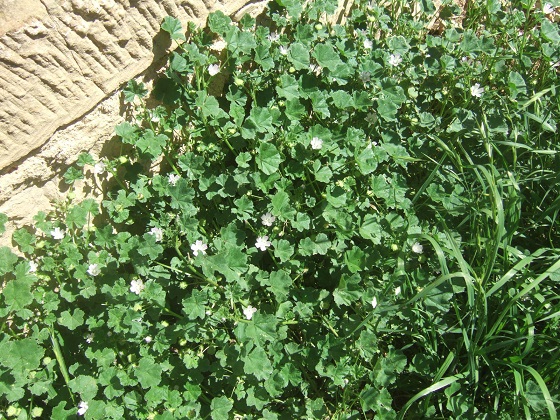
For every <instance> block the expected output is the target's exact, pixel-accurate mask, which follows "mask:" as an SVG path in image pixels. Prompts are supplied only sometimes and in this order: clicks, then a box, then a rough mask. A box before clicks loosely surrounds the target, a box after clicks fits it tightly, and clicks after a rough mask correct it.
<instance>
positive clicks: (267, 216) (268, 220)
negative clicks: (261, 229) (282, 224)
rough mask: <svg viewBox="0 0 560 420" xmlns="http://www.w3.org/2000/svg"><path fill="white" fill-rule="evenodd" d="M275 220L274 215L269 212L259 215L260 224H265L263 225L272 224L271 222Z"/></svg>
mask: <svg viewBox="0 0 560 420" xmlns="http://www.w3.org/2000/svg"><path fill="white" fill-rule="evenodd" d="M275 220H276V217H274V216H273V215H272V214H271V213H270V212H269V213H265V214H263V215H262V216H261V221H262V224H263V225H265V226H272V224H273V223H274V221H275Z"/></svg>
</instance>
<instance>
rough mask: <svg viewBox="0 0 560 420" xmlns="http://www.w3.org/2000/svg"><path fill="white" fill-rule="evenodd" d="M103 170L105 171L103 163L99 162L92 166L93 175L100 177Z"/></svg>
mask: <svg viewBox="0 0 560 420" xmlns="http://www.w3.org/2000/svg"><path fill="white" fill-rule="evenodd" d="M105 169H107V165H105V163H104V162H101V161H99V162H97V163H96V164H95V165H94V166H93V173H95V174H97V175H101V174H102V173H103V172H105Z"/></svg>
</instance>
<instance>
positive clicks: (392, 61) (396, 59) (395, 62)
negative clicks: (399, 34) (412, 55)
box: [389, 53, 402, 67]
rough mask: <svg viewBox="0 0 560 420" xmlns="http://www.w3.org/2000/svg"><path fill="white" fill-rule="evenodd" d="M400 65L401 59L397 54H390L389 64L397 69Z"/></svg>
mask: <svg viewBox="0 0 560 420" xmlns="http://www.w3.org/2000/svg"><path fill="white" fill-rule="evenodd" d="M401 63H402V57H401V55H400V54H399V53H395V54H391V56H390V57H389V64H390V65H392V66H394V67H397V66H398V65H399V64H401Z"/></svg>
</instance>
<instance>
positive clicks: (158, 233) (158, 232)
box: [148, 227, 163, 242]
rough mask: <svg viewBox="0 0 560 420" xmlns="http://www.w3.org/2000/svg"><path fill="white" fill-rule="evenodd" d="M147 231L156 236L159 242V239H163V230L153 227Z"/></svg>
mask: <svg viewBox="0 0 560 420" xmlns="http://www.w3.org/2000/svg"><path fill="white" fill-rule="evenodd" d="M148 233H149V234H150V235H154V236H155V237H156V242H161V240H162V239H163V230H161V228H158V227H154V228H152V229H150V232H148Z"/></svg>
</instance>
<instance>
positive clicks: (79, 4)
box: [0, 0, 266, 243]
mask: <svg viewBox="0 0 560 420" xmlns="http://www.w3.org/2000/svg"><path fill="white" fill-rule="evenodd" d="M265 3H266V1H265V0H262V1H257V2H255V1H254V0H221V1H215V0H0V212H3V213H6V214H7V215H8V216H9V217H10V218H11V220H12V223H13V224H16V225H21V224H25V223H28V222H29V221H30V220H31V219H30V217H31V216H33V215H34V214H35V213H36V212H37V211H38V210H40V209H46V208H48V203H49V202H50V201H52V200H56V199H57V198H58V197H59V196H60V190H61V188H60V187H61V185H59V184H60V176H61V174H62V173H64V171H65V169H66V167H67V166H68V165H69V164H71V163H72V162H73V161H74V159H75V158H76V156H77V155H78V154H79V152H80V151H82V150H87V151H90V152H92V153H93V154H96V153H99V152H100V151H101V149H102V147H103V144H104V143H105V142H106V141H107V140H108V139H110V138H111V136H112V133H113V129H114V126H115V125H116V124H117V123H118V122H120V118H121V117H120V112H119V110H120V102H119V98H118V94H117V90H118V89H119V88H120V87H121V86H122V84H123V83H124V82H126V81H128V80H130V79H132V78H135V77H138V76H142V75H145V76H146V77H148V78H149V74H150V72H151V73H153V72H154V71H155V70H156V69H157V68H158V67H159V66H160V65H161V64H163V63H161V59H162V57H164V56H165V54H166V53H167V52H168V50H169V48H170V47H171V44H170V43H169V41H168V37H166V36H162V35H161V32H160V24H161V22H162V20H163V18H164V17H165V16H167V15H170V16H173V17H176V18H178V19H180V20H181V21H182V22H183V24H184V26H185V27H186V23H187V22H188V21H194V22H196V23H198V24H203V23H204V21H205V19H206V17H207V15H208V14H209V13H210V12H212V11H214V10H222V11H223V12H224V13H226V14H229V15H234V16H237V17H240V16H242V15H243V14H244V13H245V12H249V13H252V14H255V13H256V12H257V11H260V10H262V8H263V7H264V5H265ZM8 236H9V233H8V235H4V239H3V241H1V242H4V243H6V239H7V237H8Z"/></svg>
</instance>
